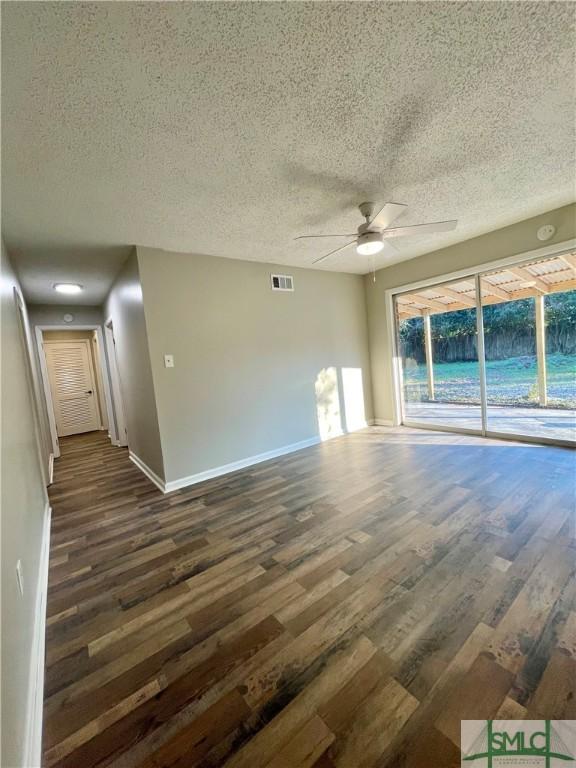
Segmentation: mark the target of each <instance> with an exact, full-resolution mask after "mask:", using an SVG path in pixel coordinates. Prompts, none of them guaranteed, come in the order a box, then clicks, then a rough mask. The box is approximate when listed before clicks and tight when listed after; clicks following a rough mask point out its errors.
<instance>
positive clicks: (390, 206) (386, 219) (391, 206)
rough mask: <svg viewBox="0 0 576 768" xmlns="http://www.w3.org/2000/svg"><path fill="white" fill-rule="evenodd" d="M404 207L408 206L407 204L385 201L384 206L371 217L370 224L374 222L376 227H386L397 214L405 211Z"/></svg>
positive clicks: (400, 214)
mask: <svg viewBox="0 0 576 768" xmlns="http://www.w3.org/2000/svg"><path fill="white" fill-rule="evenodd" d="M406 208H408V206H407V205H404V204H403V203H386V205H385V206H384V208H382V209H381V210H380V211H378V213H377V214H376V216H374V217H373V218H372V221H371V222H370V226H372V225H373V224H374V225H375V226H376V227H380V228H381V229H386V227H389V226H390V224H392V222H393V221H396V219H397V218H398V217H399V216H402V214H403V213H404V212H405V211H406Z"/></svg>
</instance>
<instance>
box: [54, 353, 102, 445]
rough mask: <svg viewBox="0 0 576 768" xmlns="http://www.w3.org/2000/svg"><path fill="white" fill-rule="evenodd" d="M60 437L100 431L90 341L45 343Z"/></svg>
mask: <svg viewBox="0 0 576 768" xmlns="http://www.w3.org/2000/svg"><path fill="white" fill-rule="evenodd" d="M44 351H45V353H46V363H47V367H48V376H49V379H50V390H51V392H52V401H53V403H54V416H55V419H56V431H57V432H58V436H59V437H65V436H66V435H76V434H78V433H80V432H91V431H93V430H96V429H99V428H100V418H99V414H98V404H97V400H96V385H95V382H94V373H93V370H92V361H91V360H90V348H89V346H88V341H83V340H79V341H47V342H45V343H44Z"/></svg>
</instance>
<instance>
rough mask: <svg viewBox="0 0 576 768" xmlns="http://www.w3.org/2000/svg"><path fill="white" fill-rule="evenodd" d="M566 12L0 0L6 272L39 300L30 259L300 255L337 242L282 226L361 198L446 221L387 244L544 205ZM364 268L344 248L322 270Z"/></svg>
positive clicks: (562, 181)
mask: <svg viewBox="0 0 576 768" xmlns="http://www.w3.org/2000/svg"><path fill="white" fill-rule="evenodd" d="M574 14H575V6H574V5H573V4H570V3H554V2H551V3H549V2H535V3H519V2H518V3H506V2H499V3H496V2H489V3H483V2H474V3H451V2H450V3H442V2H435V3H418V2H412V3H392V2H390V3H384V2H379V3H360V2H358V3H339V2H334V3H281V2H280V3H259V2H255V3H216V2H208V3H204V2H194V3H171V2H170V3H157V2H154V3H152V2H151V3H139V2H131V3H114V2H112V3H93V4H92V3H64V2H55V3H53V2H43V3H32V2H10V3H4V4H3V6H2V43H3V45H2V56H3V61H2V115H3V133H2V141H3V182H4V192H3V229H4V234H5V238H6V241H7V244H8V247H9V248H10V249H11V250H12V251H13V252H16V259H15V260H16V262H17V263H18V264H19V268H20V274H21V277H22V280H23V283H24V288H25V289H27V291H28V293H29V294H31V295H32V296H33V298H34V299H35V300H43V299H46V300H48V299H52V298H53V297H52V296H51V295H50V294H49V293H48V295H45V293H43V291H44V288H43V287H42V286H43V284H44V283H45V279H44V280H43V281H42V280H40V279H39V276H40V272H39V270H43V273H42V274H43V275H45V274H46V269H48V268H49V267H50V268H51V266H53V267H54V268H56V267H59V268H61V269H64V270H66V269H70V268H72V267H73V266H74V265H76V267H77V270H78V274H79V276H80V277H81V276H82V269H84V268H90V269H92V270H94V269H96V271H98V269H99V265H100V264H101V263H102V262H101V260H100V253H102V254H104V255H105V257H106V258H107V259H108V261H105V265H106V269H108V270H109V272H113V271H114V270H115V269H116V268H117V266H118V264H119V263H120V261H121V260H122V259H123V258H125V256H126V253H127V250H126V248H127V247H128V246H130V245H134V244H142V245H147V246H151V247H156V248H161V249H165V250H176V251H185V252H189V253H203V254H209V255H217V256H225V257H229V258H240V259H253V260H259V261H266V262H277V263H279V264H289V265H298V266H309V265H311V262H312V260H313V259H314V258H316V257H317V256H319V255H321V254H322V253H324V252H327V251H329V250H331V249H333V248H336V247H337V246H338V245H339V244H340V243H341V242H342V241H338V240H326V241H324V242H321V243H319V242H318V241H312V242H304V243H302V242H294V241H293V238H294V237H295V236H296V235H298V234H311V233H317V232H334V231H336V232H350V231H354V230H355V229H356V227H357V225H358V224H359V223H360V222H361V219H360V216H359V213H358V212H357V210H356V205H357V204H358V203H360V202H362V201H363V200H365V199H371V200H375V201H378V202H385V201H387V200H394V201H398V202H403V203H407V204H409V206H410V210H409V212H408V213H407V214H406V215H405V216H403V218H402V220H401V222H402V224H412V223H418V222H423V221H430V220H436V219H446V218H458V219H459V221H460V224H459V227H458V229H457V230H456V231H455V232H452V233H446V234H439V235H434V236H424V237H423V236H420V237H411V238H405V239H402V240H397V241H395V245H396V246H397V247H398V248H399V250H401V252H402V258H411V257H414V256H416V255H419V254H421V253H425V252H427V251H430V250H434V249H436V248H440V247H443V246H445V245H449V244H451V243H454V242H458V241H461V240H465V239H468V238H470V237H474V236H476V235H478V234H481V233H483V232H487V231H490V230H493V229H496V228H498V227H501V226H505V225H507V224H510V223H513V222H515V221H519V220H521V219H524V218H527V217H529V216H532V215H535V214H538V213H541V212H543V211H546V210H549V209H552V208H556V207H558V206H561V205H564V204H566V203H568V202H570V201H571V200H572V199H573V198H574V184H573V170H574V164H573V161H574V108H575V92H574V90H575V86H574V77H573V73H574V45H573V40H574ZM385 264H386V261H385V258H383V257H380V259H378V257H377V258H376V262H375V266H376V267H381V266H385ZM371 265H372V263H371V261H370V259H369V258H367V257H360V256H358V255H357V254H356V253H355V251H354V249H351V252H349V253H348V254H347V255H345V256H340V257H335V258H334V259H331V260H329V261H328V262H327V263H326V264H323V265H322V268H324V269H335V270H340V271H350V272H359V273H364V272H367V271H369V270H370V268H371ZM104 271H105V270H104ZM103 275H104V272H103V273H102V275H101V277H102V276H103ZM110 279H111V278H110ZM107 280H108V282H109V275H108V273H106V277H104V278H103V281H102V282H103V283H106V281H107ZM103 290H104V289H103V288H102V286H99V288H98V290H97V293H98V292H99V296H92V297H90V299H91V300H92V301H93V300H94V299H97V298H102V296H101V295H100V294H102V291H103ZM87 298H88V297H85V299H87Z"/></svg>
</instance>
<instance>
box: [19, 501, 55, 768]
mask: <svg viewBox="0 0 576 768" xmlns="http://www.w3.org/2000/svg"><path fill="white" fill-rule="evenodd" d="M51 515H52V509H51V508H50V504H49V503H48V502H46V507H45V509H44V523H43V528H42V550H41V552H40V567H39V570H38V585H37V588H36V611H35V621H34V636H33V638H32V656H31V659H30V673H29V680H28V704H27V717H26V741H25V744H24V765H25V766H26V768H40V764H41V760H42V710H43V706H44V648H45V643H46V599H47V596H48V563H49V559H50V518H51Z"/></svg>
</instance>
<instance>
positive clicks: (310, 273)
mask: <svg viewBox="0 0 576 768" xmlns="http://www.w3.org/2000/svg"><path fill="white" fill-rule="evenodd" d="M138 262H139V267H140V275H141V278H142V288H143V293H144V306H145V311H146V323H147V328H148V338H149V342H150V353H151V361H152V372H153V376H154V386H155V390H156V394H157V402H158V416H159V419H160V430H161V434H162V446H163V449H164V462H165V467H166V479H167V480H169V481H170V480H177V479H180V478H183V477H187V476H190V475H194V474H196V473H199V472H203V471H206V470H210V469H214V468H217V467H221V466H223V465H225V464H229V463H232V462H237V461H242V460H244V459H247V458H250V457H252V456H256V455H258V454H261V453H264V452H267V451H272V450H277V449H281V448H282V447H285V446H288V445H293V444H294V443H298V442H301V441H304V440H309V439H312V438H315V437H317V436H318V434H319V421H318V402H319V400H322V401H330V402H328V404H327V405H326V403H324V402H322V403H321V412H322V413H324V411H323V410H322V408H324V406H326V407H325V410H326V411H330V414H329V415H330V418H331V424H330V426H331V427H332V429H333V430H334V428H335V424H336V422H339V418H338V415H337V414H336V413H334V410H335V409H337V407H338V406H337V405H336V404H335V403H334V401H335V400H338V402H339V403H340V412H341V421H342V422H343V426H344V427H345V426H346V422H345V414H344V401H345V396H346V395H348V399H349V400H350V394H351V390H352V389H353V384H354V382H358V380H359V379H360V377H362V381H363V387H362V385H361V386H360V389H361V394H360V398H359V399H360V400H362V401H363V403H364V406H365V412H366V418H367V419H370V418H371V416H372V402H371V389H370V382H369V359H368V340H367V333H366V306H365V296H364V286H363V280H362V278H361V277H359V276H357V275H343V274H336V273H330V272H320V271H317V270H302V269H293V268H282V267H279V266H278V265H270V264H260V263H256V262H248V261H238V260H233V259H222V258H214V257H209V256H197V255H190V254H177V253H167V252H161V251H157V250H153V249H148V248H138ZM271 272H280V273H285V272H287V273H289V274H292V275H294V280H295V288H296V290H295V292H294V293H279V292H273V291H272V290H271V288H270V274H271ZM164 354H173V355H174V358H175V367H174V368H172V369H171V368H165V367H164V360H163V357H164ZM342 369H347V370H346V371H345V372H344V376H342ZM350 381H352V387H351V386H350ZM317 387H318V388H319V392H318V394H317V392H316V388H317ZM344 387H347V389H348V390H350V391H347V392H346V393H344V392H343V389H344ZM353 395H354V393H353V392H352V396H353ZM356 405H357V403H356ZM352 410H353V409H352V408H349V409H348V413H347V414H346V415H348V416H349V418H351V417H352V415H353V413H352ZM323 418H324V417H323Z"/></svg>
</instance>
